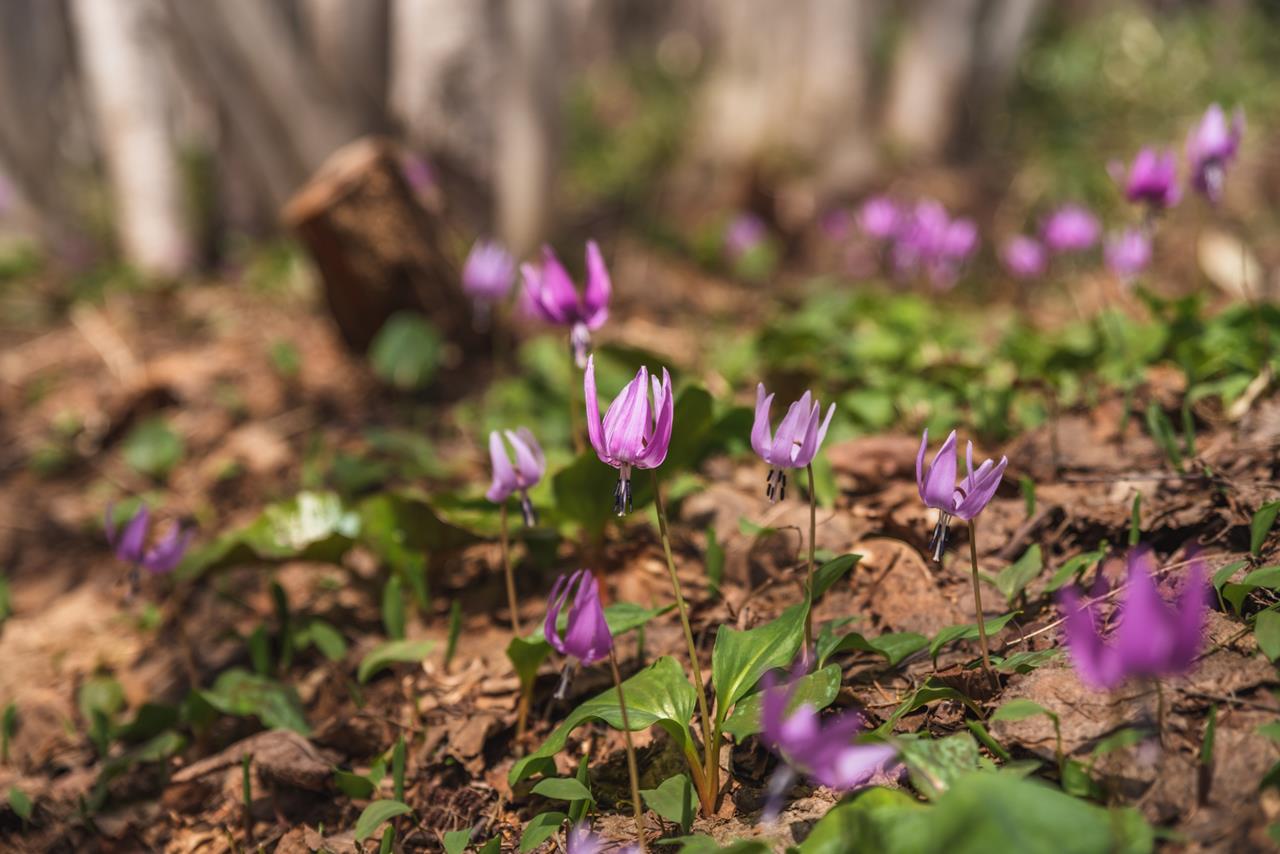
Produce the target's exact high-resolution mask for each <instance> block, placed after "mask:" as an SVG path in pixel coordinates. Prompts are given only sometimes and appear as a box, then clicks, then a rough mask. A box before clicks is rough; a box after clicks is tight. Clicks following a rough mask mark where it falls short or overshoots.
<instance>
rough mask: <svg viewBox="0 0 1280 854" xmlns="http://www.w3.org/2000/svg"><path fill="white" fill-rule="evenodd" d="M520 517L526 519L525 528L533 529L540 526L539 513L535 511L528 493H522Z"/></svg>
mask: <svg viewBox="0 0 1280 854" xmlns="http://www.w3.org/2000/svg"><path fill="white" fill-rule="evenodd" d="M520 515H521V516H523V517H524V526H525V527H526V528H532V527H534V526H535V525H537V524H538V513H537V511H535V510H534V509H533V502H532V501H530V500H529V495H528V494H527V493H524V492H522V493H520Z"/></svg>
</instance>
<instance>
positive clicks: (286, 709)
mask: <svg viewBox="0 0 1280 854" xmlns="http://www.w3.org/2000/svg"><path fill="white" fill-rule="evenodd" d="M199 693H200V696H201V698H202V699H203V700H204V701H205V702H206V703H208V704H209V705H210V706H212V707H213V708H215V709H217V710H218V711H219V712H222V713H223V714H224V715H236V716H238V717H255V718H257V719H258V720H260V721H262V724H263V726H266V727H268V728H273V729H291V730H293V731H294V732H297V733H300V734H302V735H309V734H310V732H311V728H310V727H309V726H308V725H307V719H306V717H305V716H304V715H303V712H302V702H301V701H300V700H299V699H298V695H297V693H296V692H295V691H294V690H293V689H292V688H291V687H289V686H287V685H282V684H280V683H279V682H277V681H275V680H274V679H270V678H268V677H266V676H260V675H258V674H256V673H250V672H249V671H247V670H244V669H242V668H239V667H233V668H231V669H230V670H224V671H223V672H222V673H221V674H219V675H218V678H217V679H216V680H214V683H213V687H211V688H207V689H205V690H202V691H200V692H199Z"/></svg>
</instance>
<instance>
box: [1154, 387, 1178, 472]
mask: <svg viewBox="0 0 1280 854" xmlns="http://www.w3.org/2000/svg"><path fill="white" fill-rule="evenodd" d="M1147 432H1148V433H1150V434H1151V438H1153V439H1155V441H1156V444H1157V445H1159V446H1160V449H1161V450H1162V451H1164V455H1165V457H1167V458H1168V460H1169V463H1170V464H1171V465H1172V466H1173V468H1174V470H1175V471H1177V472H1178V473H1179V474H1182V473H1183V472H1184V471H1185V469H1184V468H1183V465H1182V449H1181V448H1180V447H1179V446H1178V436H1177V434H1176V433H1175V432H1174V430H1173V424H1172V423H1170V421H1169V416H1167V415H1165V414H1164V410H1163V409H1161V408H1160V404H1159V403H1157V402H1156V401H1154V400H1152V401H1151V402H1150V403H1149V404H1147Z"/></svg>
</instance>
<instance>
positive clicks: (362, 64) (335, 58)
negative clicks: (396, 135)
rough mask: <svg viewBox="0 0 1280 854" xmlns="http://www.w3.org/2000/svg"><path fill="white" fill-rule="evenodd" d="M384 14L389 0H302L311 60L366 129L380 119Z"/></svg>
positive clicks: (386, 33) (385, 69)
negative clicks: (312, 58)
mask: <svg viewBox="0 0 1280 854" xmlns="http://www.w3.org/2000/svg"><path fill="white" fill-rule="evenodd" d="M468 5H469V4H468ZM390 14H391V8H390V0H359V2H352V0H303V5H302V17H303V26H304V30H305V32H306V35H307V41H308V43H309V44H310V46H311V50H312V54H313V55H314V57H315V60H316V62H317V64H318V65H319V66H320V68H321V70H322V71H323V72H324V74H325V78H326V80H327V81H328V83H329V85H330V86H331V87H333V88H334V89H335V90H336V91H339V92H341V93H342V96H343V98H344V99H345V100H346V101H347V102H348V103H349V104H350V105H351V107H352V109H353V110H354V111H355V112H357V113H358V114H359V116H360V119H361V122H362V123H363V125H364V126H365V128H366V129H367V130H381V129H383V128H384V126H385V123H386V112H385V109H384V105H385V103H386V98H387V81H388V76H389V71H390V61H389V59H388V55H389V53H390V30H389V26H390Z"/></svg>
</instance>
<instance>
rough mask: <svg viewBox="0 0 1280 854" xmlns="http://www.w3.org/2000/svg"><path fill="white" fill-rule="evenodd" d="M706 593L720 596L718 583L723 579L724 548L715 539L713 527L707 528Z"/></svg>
mask: <svg viewBox="0 0 1280 854" xmlns="http://www.w3.org/2000/svg"><path fill="white" fill-rule="evenodd" d="M706 564H707V592H709V593H710V594H711V595H712V596H719V595H720V582H721V581H722V580H723V579H724V547H723V546H721V545H720V541H719V540H717V539H716V529H715V526H714V525H711V526H708V527H707V558H706Z"/></svg>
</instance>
